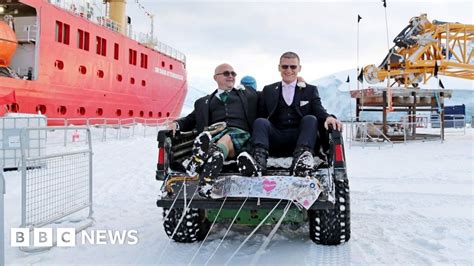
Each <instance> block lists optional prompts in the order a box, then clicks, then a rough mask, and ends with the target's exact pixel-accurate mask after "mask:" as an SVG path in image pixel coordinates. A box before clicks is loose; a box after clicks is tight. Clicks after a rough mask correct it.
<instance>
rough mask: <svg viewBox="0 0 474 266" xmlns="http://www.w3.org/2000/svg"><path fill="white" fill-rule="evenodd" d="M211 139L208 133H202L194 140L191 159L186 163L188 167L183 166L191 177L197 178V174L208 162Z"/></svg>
mask: <svg viewBox="0 0 474 266" xmlns="http://www.w3.org/2000/svg"><path fill="white" fill-rule="evenodd" d="M211 139H212V137H211V134H210V133H209V132H208V131H203V132H201V134H199V135H198V136H197V137H196V139H194V143H193V148H192V149H191V154H192V155H191V158H190V159H189V160H187V161H186V162H187V164H186V165H183V166H184V168H185V169H186V173H187V174H188V175H189V176H196V175H197V172H198V171H199V170H200V168H201V167H202V166H203V165H204V162H205V161H206V160H207V157H208V155H209V146H210V143H211Z"/></svg>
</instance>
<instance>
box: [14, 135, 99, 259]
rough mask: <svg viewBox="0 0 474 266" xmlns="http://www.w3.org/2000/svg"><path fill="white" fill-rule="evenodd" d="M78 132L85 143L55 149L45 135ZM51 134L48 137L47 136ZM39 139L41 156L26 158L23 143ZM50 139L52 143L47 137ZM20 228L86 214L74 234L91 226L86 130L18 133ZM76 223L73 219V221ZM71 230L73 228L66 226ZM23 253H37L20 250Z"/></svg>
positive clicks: (89, 153) (88, 140) (90, 159)
mask: <svg viewBox="0 0 474 266" xmlns="http://www.w3.org/2000/svg"><path fill="white" fill-rule="evenodd" d="M71 130H73V131H76V132H81V133H82V134H83V135H84V136H86V141H84V142H83V143H81V144H77V145H74V146H72V145H69V146H68V147H64V146H63V145H56V144H57V143H61V142H60V141H53V142H50V141H48V140H47V138H46V135H47V134H48V135H49V134H54V133H58V132H60V133H59V134H58V136H61V135H62V134H63V133H62V132H61V131H71ZM51 131H53V132H52V133H50V132H51ZM35 136H40V138H39V141H42V142H44V146H45V147H46V150H45V154H43V155H39V156H38V155H33V156H32V155H30V154H28V149H27V145H26V144H27V143H28V141H29V140H31V138H32V137H35ZM50 139H54V138H53V137H51V138H50ZM21 178H22V184H21V187H22V193H21V195H22V200H21V225H20V226H21V227H23V228H29V229H30V231H31V230H33V228H36V227H42V226H45V225H48V224H51V223H53V222H57V221H58V220H60V219H62V218H65V217H67V216H70V215H72V214H75V213H78V212H79V211H82V210H87V214H86V215H87V217H86V218H84V219H83V220H84V221H85V223H82V224H80V223H77V221H76V220H75V221H74V224H80V226H78V227H77V228H76V232H78V231H80V230H82V229H84V228H86V227H88V226H90V225H92V224H93V219H92V213H93V212H92V145H91V134H90V130H89V128H87V127H74V128H71V127H54V129H52V128H51V127H38V128H24V129H22V131H21ZM75 219H77V218H75ZM68 227H73V226H68ZM22 250H23V251H37V249H34V248H22Z"/></svg>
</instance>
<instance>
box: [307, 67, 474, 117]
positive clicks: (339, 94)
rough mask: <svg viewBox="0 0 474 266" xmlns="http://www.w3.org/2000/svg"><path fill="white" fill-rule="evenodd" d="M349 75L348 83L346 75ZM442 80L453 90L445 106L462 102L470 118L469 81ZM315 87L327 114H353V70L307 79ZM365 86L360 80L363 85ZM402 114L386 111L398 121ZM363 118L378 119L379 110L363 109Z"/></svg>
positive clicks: (473, 110) (472, 93)
mask: <svg viewBox="0 0 474 266" xmlns="http://www.w3.org/2000/svg"><path fill="white" fill-rule="evenodd" d="M348 77H349V82H346V81H347V78H348ZM440 79H441V80H442V83H443V84H444V87H445V88H446V89H449V90H452V91H453V97H452V98H451V99H446V100H445V106H452V105H461V104H464V105H466V119H467V120H468V121H470V120H471V117H472V116H473V115H474V88H473V81H471V80H463V79H457V78H452V77H441V78H440ZM309 83H310V84H313V85H316V86H318V91H319V95H320V97H321V100H322V103H323V106H324V107H325V108H326V109H327V111H328V113H331V114H334V115H336V116H337V117H338V118H339V119H341V120H346V121H347V120H350V118H351V117H354V116H355V99H352V98H351V97H350V93H349V91H351V90H357V71H356V70H355V69H351V70H345V71H341V72H337V73H334V74H331V75H328V76H325V77H322V78H320V79H317V80H314V81H313V82H309ZM370 85H371V86H374V87H377V86H382V87H384V86H386V84H385V83H380V84H370ZM359 86H360V87H364V88H366V87H367V83H365V82H364V84H363V86H362V85H359ZM437 87H438V81H437V80H436V79H430V80H429V81H428V83H427V84H426V85H424V84H421V85H420V89H428V88H431V89H432V88H437ZM403 115H405V114H404V113H390V114H389V115H388V119H389V120H399V119H400V117H401V116H403ZM361 118H362V119H363V120H382V116H381V113H379V112H363V113H362V114H361Z"/></svg>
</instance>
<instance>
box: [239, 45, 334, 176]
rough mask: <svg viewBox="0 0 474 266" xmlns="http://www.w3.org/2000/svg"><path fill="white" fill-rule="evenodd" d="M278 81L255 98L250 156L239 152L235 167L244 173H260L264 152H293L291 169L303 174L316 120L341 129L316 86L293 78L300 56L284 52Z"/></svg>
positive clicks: (309, 159)
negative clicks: (324, 103) (255, 118)
mask: <svg viewBox="0 0 474 266" xmlns="http://www.w3.org/2000/svg"><path fill="white" fill-rule="evenodd" d="M278 70H279V71H280V74H281V78H282V81H279V82H276V83H273V84H270V85H267V86H265V87H264V88H263V92H262V94H261V97H260V99H259V115H258V116H259V117H260V118H258V119H257V120H256V121H255V123H254V126H253V132H252V142H253V147H254V152H253V158H252V156H249V154H247V153H244V154H241V156H239V160H238V161H239V169H242V170H243V172H244V173H243V174H244V175H248V176H252V175H257V174H264V173H265V171H266V168H267V158H268V154H269V153H271V154H272V155H275V156H288V155H291V154H293V163H292V168H291V172H292V174H293V175H296V176H306V175H307V174H308V173H309V171H311V170H312V169H313V167H314V160H313V154H314V152H315V151H314V148H315V144H316V141H317V140H316V136H317V133H318V125H319V123H318V121H324V126H325V128H326V129H327V128H328V126H329V125H331V126H332V127H333V128H334V129H337V130H342V124H341V123H340V122H339V121H338V120H337V119H336V118H335V117H334V116H332V115H329V114H328V113H327V112H326V110H325V109H324V107H323V106H322V104H321V99H320V98H319V94H318V89H317V88H316V87H315V86H313V85H309V84H306V83H304V82H297V77H298V73H299V72H300V71H301V65H300V58H299V56H298V55H297V54H296V53H294V52H286V53H284V54H283V55H282V56H281V57H280V64H279V65H278Z"/></svg>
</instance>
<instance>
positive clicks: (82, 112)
mask: <svg viewBox="0 0 474 266" xmlns="http://www.w3.org/2000/svg"><path fill="white" fill-rule="evenodd" d="M77 112H78V113H79V114H80V115H85V114H86V108H84V107H79V108H78V109H77Z"/></svg>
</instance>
